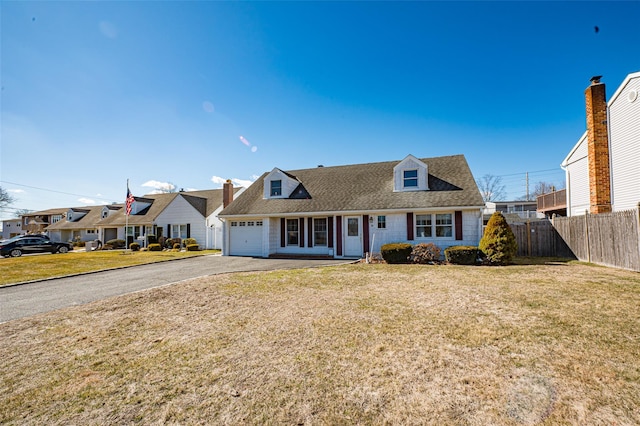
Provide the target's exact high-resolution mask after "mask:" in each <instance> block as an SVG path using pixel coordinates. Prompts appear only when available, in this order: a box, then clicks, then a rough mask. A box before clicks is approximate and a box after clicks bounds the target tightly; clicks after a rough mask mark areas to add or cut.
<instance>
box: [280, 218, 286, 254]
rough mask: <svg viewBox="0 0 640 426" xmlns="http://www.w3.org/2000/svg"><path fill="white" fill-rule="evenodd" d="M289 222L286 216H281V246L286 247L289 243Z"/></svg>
mask: <svg viewBox="0 0 640 426" xmlns="http://www.w3.org/2000/svg"><path fill="white" fill-rule="evenodd" d="M286 238H287V222H286V221H285V220H284V217H281V218H280V247H284V246H286V245H287V240H286Z"/></svg>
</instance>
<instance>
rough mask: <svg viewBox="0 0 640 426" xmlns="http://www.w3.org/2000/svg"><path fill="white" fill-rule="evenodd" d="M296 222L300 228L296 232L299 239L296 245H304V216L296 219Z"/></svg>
mask: <svg viewBox="0 0 640 426" xmlns="http://www.w3.org/2000/svg"><path fill="white" fill-rule="evenodd" d="M298 224H299V225H298V227H299V228H300V230H299V232H298V238H300V241H298V243H299V244H298V245H299V246H300V247H304V217H301V218H300V219H298Z"/></svg>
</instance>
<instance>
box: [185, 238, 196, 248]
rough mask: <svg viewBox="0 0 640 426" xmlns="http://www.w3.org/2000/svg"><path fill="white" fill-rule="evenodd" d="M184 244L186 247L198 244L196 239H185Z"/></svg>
mask: <svg viewBox="0 0 640 426" xmlns="http://www.w3.org/2000/svg"><path fill="white" fill-rule="evenodd" d="M182 242H183V243H184V246H185V247H186V246H189V245H193V244H198V242H197V241H196V239H195V238H185V239H184V240H183V241H182Z"/></svg>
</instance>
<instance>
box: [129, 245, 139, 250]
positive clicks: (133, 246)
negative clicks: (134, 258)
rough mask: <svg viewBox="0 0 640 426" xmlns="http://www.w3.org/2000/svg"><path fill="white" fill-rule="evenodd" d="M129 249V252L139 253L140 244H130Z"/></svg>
mask: <svg viewBox="0 0 640 426" xmlns="http://www.w3.org/2000/svg"><path fill="white" fill-rule="evenodd" d="M129 248H130V249H131V251H140V243H131V244H129Z"/></svg>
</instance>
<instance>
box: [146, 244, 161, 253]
mask: <svg viewBox="0 0 640 426" xmlns="http://www.w3.org/2000/svg"><path fill="white" fill-rule="evenodd" d="M149 251H162V246H161V245H160V244H157V243H156V244H149Z"/></svg>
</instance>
